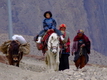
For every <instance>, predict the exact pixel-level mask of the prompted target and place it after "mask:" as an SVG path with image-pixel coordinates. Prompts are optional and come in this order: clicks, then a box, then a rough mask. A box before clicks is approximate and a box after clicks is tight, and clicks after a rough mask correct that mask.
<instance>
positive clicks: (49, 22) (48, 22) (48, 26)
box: [36, 11, 64, 43]
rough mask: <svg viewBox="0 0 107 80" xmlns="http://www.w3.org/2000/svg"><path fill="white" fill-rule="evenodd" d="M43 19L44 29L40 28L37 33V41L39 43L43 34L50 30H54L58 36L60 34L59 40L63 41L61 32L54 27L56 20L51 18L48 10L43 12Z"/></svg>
mask: <svg viewBox="0 0 107 80" xmlns="http://www.w3.org/2000/svg"><path fill="white" fill-rule="evenodd" d="M44 17H45V19H44V21H43V28H44V30H42V31H41V32H40V33H39V35H38V41H36V42H37V43H41V39H42V37H43V35H44V34H45V33H46V32H47V31H50V30H54V31H55V32H56V33H57V34H58V36H60V38H61V40H62V41H63V40H64V38H63V36H62V33H61V32H60V30H58V29H56V21H55V20H54V19H53V18H52V13H51V12H50V11H46V12H45V13H44Z"/></svg>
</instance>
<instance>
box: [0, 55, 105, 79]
mask: <svg viewBox="0 0 107 80" xmlns="http://www.w3.org/2000/svg"><path fill="white" fill-rule="evenodd" d="M0 71H1V72H0V80H106V79H107V76H106V75H107V67H104V66H103V67H100V66H97V65H86V67H84V68H83V69H82V70H79V71H75V66H74V64H73V65H70V69H68V70H64V71H57V72H55V71H52V70H49V69H47V67H46V65H45V63H44V61H41V60H37V59H35V58H31V57H24V58H23V59H22V61H21V63H20V67H19V68H18V67H14V66H10V65H7V64H3V63H0Z"/></svg>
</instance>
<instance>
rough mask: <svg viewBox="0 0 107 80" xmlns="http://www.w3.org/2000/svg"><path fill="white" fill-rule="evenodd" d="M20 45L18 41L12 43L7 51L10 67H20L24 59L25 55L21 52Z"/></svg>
mask: <svg viewBox="0 0 107 80" xmlns="http://www.w3.org/2000/svg"><path fill="white" fill-rule="evenodd" d="M19 48H20V43H19V42H18V41H16V40H13V41H11V43H10V45H9V46H8V49H7V56H6V57H7V59H8V62H9V64H10V65H14V66H17V67H19V63H20V60H21V59H22V57H23V53H22V52H20V51H19Z"/></svg>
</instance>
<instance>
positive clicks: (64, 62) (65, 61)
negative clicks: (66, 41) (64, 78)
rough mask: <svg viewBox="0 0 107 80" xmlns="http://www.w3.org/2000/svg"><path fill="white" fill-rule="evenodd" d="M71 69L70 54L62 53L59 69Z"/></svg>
mask: <svg viewBox="0 0 107 80" xmlns="http://www.w3.org/2000/svg"><path fill="white" fill-rule="evenodd" d="M65 69H69V54H61V57H60V64H59V70H65Z"/></svg>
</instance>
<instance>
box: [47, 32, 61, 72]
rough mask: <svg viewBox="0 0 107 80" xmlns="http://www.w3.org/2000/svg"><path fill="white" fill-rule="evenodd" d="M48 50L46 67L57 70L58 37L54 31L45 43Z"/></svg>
mask: <svg viewBox="0 0 107 80" xmlns="http://www.w3.org/2000/svg"><path fill="white" fill-rule="evenodd" d="M47 48H48V50H47V51H46V59H45V61H46V64H47V66H48V69H51V70H54V71H58V70H59V51H60V48H59V37H58V35H57V34H56V33H52V34H51V35H50V37H49V39H48V43H47Z"/></svg>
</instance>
